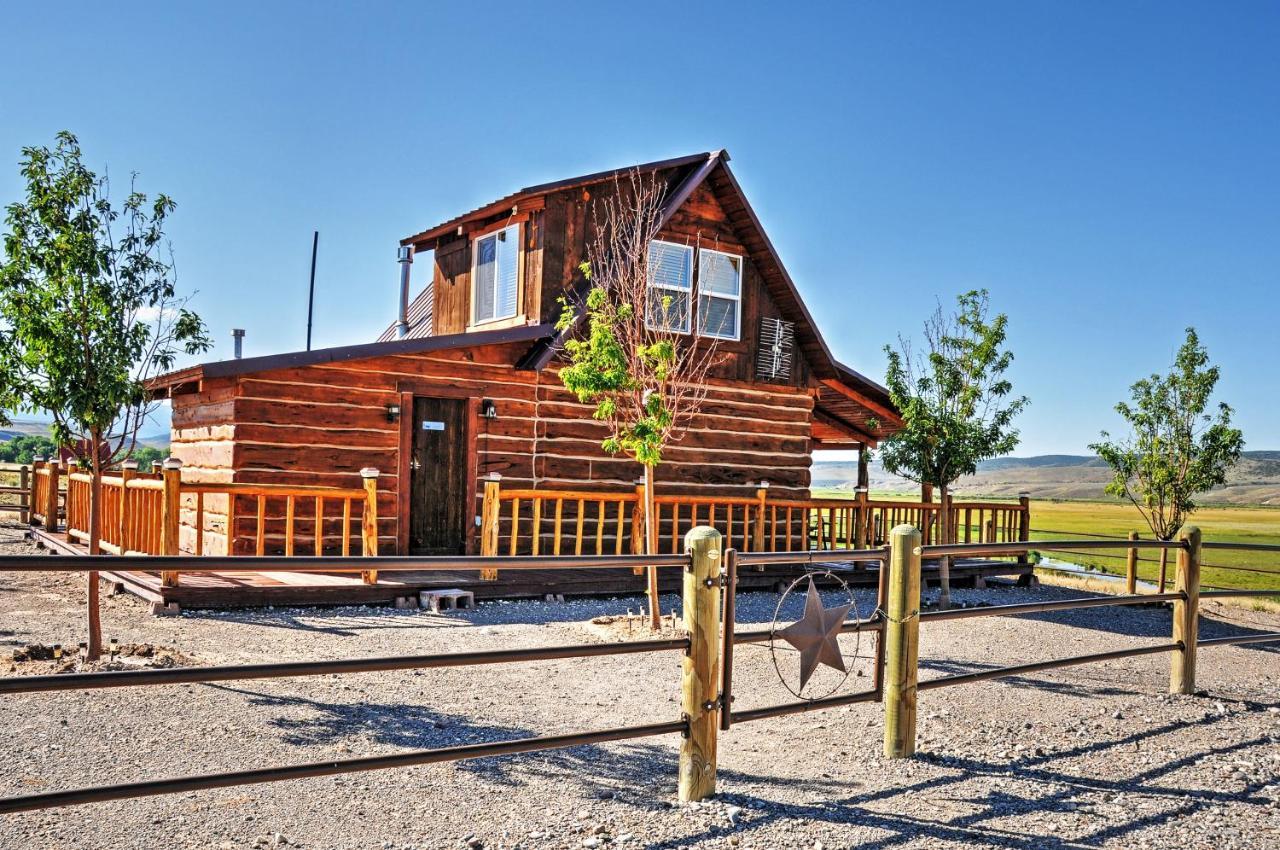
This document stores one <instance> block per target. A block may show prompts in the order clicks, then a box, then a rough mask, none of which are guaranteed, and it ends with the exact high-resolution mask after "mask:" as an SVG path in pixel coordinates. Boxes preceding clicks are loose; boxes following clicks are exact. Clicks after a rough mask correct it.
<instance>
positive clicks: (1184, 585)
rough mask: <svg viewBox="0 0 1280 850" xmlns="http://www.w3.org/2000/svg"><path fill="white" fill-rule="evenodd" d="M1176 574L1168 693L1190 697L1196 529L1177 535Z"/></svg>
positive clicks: (1196, 615)
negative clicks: (1177, 595)
mask: <svg viewBox="0 0 1280 850" xmlns="http://www.w3.org/2000/svg"><path fill="white" fill-rule="evenodd" d="M1178 542H1179V543H1181V544H1182V545H1181V546H1180V547H1179V549H1178V564H1177V573H1176V575H1175V576H1174V586H1173V589H1174V591H1175V592H1177V593H1181V594H1182V598H1181V599H1175V600H1174V601H1173V640H1174V642H1175V643H1180V644H1182V648H1181V649H1177V650H1174V652H1173V661H1172V663H1171V665H1170V668H1169V693H1171V694H1192V693H1195V690H1196V641H1197V639H1198V637H1199V631H1200V529H1199V528H1197V527H1196V526H1194V525H1189V526H1186V527H1184V528H1183V529H1182V531H1181V532H1179V533H1178Z"/></svg>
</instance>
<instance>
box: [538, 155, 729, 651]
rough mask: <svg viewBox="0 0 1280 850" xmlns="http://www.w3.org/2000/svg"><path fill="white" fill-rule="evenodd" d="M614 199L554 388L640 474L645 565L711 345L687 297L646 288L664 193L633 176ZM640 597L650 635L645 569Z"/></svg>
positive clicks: (593, 245)
mask: <svg viewBox="0 0 1280 850" xmlns="http://www.w3.org/2000/svg"><path fill="white" fill-rule="evenodd" d="M615 189H616V191H615V193H614V194H613V195H611V196H606V197H605V198H603V200H601V201H598V202H597V205H596V207H595V210H594V220H595V225H596V227H595V236H594V238H593V239H592V241H591V242H590V244H589V245H588V247H587V260H586V262H584V263H583V264H582V272H583V275H584V276H585V278H586V280H587V282H588V284H589V289H588V291H587V294H586V296H585V299H583V301H582V302H581V303H577V304H574V303H570V302H569V301H568V300H566V301H565V302H564V305H563V307H564V309H563V312H562V314H561V317H560V320H559V323H558V325H557V327H558V328H560V329H561V330H567V329H569V328H570V327H571V326H573V325H575V324H576V323H577V322H578V320H579V316H580V315H583V316H584V317H585V318H586V322H587V326H586V329H585V333H583V334H582V335H581V337H580V338H577V339H570V340H568V341H567V342H566V343H565V346H564V348H565V353H566V354H567V355H568V359H569V365H567V366H565V367H564V368H563V369H561V370H560V380H561V382H562V383H563V384H564V386H565V387H566V388H567V389H568V390H569V391H571V392H573V393H574V394H575V395H576V396H577V397H578V399H579V400H580V401H583V402H586V403H589V404H594V405H595V406H596V408H595V412H594V416H595V418H596V419H597V420H599V421H601V422H603V423H605V425H606V426H607V427H608V436H607V437H606V438H605V440H604V442H603V447H604V449H605V450H606V451H608V452H610V453H614V454H618V453H625V454H627V455H629V456H630V457H632V458H634V459H635V460H636V461H637V462H638V463H639V464H641V466H642V467H643V468H644V483H645V488H644V493H645V505H644V517H645V529H644V532H645V534H644V537H645V553H646V554H650V555H651V554H654V553H655V552H656V550H657V533H658V529H657V527H656V526H655V524H654V523H653V522H652V521H651V517H653V515H654V508H653V505H654V501H653V500H654V468H655V467H657V466H658V464H660V463H661V462H662V452H663V449H664V448H665V447H666V446H667V445H668V444H669V443H671V442H674V441H678V440H679V439H680V437H681V436H682V434H683V433H684V429H685V428H686V427H687V426H688V423H689V421H690V420H691V419H692V417H693V416H694V415H695V414H696V413H697V412H698V410H699V408H700V407H701V406H702V403H703V400H704V399H705V398H706V393H707V387H706V378H707V374H708V372H709V370H710V368H711V366H712V365H713V364H714V362H715V359H716V342H715V339H714V337H709V336H706V335H704V331H705V327H704V323H705V322H706V321H708V320H707V318H706V313H705V312H700V313H699V316H698V320H697V321H691V319H692V317H693V312H694V311H693V303H692V299H693V293H692V292H687V293H683V294H679V295H677V294H671V292H670V291H669V290H668V291H666V294H664V290H661V289H655V288H653V287H651V286H650V285H649V284H650V277H651V269H650V261H649V258H650V243H651V242H652V241H653V239H654V238H655V237H656V236H657V235H658V231H659V230H660V229H661V227H662V207H663V199H664V197H665V194H666V192H665V188H664V187H663V186H662V185H661V184H659V183H658V182H657V180H656V179H655V178H654V177H653V176H649V177H647V178H646V177H642V176H641V175H640V174H638V173H636V172H633V173H632V174H631V175H630V180H629V181H627V182H623V181H621V180H619V181H617V182H616V183H615ZM689 262H692V260H689ZM688 271H689V275H690V279H691V276H692V268H690V269H689V270H688ZM648 594H649V619H650V625H651V626H652V627H653V628H654V629H657V628H658V626H659V625H660V619H659V618H660V611H659V608H658V574H657V571H656V569H655V568H654V567H652V566H651V567H649V570H648Z"/></svg>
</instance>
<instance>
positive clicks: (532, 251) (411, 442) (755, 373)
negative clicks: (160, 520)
mask: <svg viewBox="0 0 1280 850" xmlns="http://www.w3.org/2000/svg"><path fill="white" fill-rule="evenodd" d="M637 172H638V173H639V174H641V175H643V176H650V177H652V179H654V180H656V181H659V182H660V184H661V185H662V186H663V187H664V194H663V205H662V210H661V217H660V222H661V229H660V231H659V238H658V239H656V240H654V242H653V244H652V245H651V248H650V254H649V263H650V276H651V286H653V287H655V288H658V289H660V290H661V292H662V294H664V295H670V296H672V299H673V300H672V302H669V303H679V304H682V305H685V307H686V309H684V310H683V311H682V317H681V318H680V319H678V320H676V321H681V322H683V323H684V325H683V327H682V328H680V329H681V330H683V331H687V330H688V329H689V327H690V323H691V322H699V323H700V324H699V328H701V330H702V332H703V333H704V334H709V335H713V336H715V337H716V338H717V339H718V342H717V345H718V350H719V352H721V353H722V355H723V356H718V361H717V364H716V366H715V368H714V370H713V373H712V375H711V377H710V378H709V379H708V394H707V397H706V402H705V404H704V406H703V407H702V409H701V411H700V412H699V414H698V415H697V416H696V418H695V419H694V420H693V421H692V422H691V424H690V427H689V428H688V429H687V431H686V432H685V434H684V435H683V437H682V439H681V440H680V441H679V442H678V443H676V444H674V445H672V446H670V447H669V448H668V450H667V451H666V452H665V460H664V463H663V464H662V465H661V466H659V467H658V469H657V477H656V481H657V487H658V488H660V490H661V492H664V493H682V494H690V495H732V494H739V495H741V494H744V493H755V492H756V491H757V488H758V487H760V486H761V484H762V482H767V485H766V486H768V487H769V488H771V489H770V491H769V492H770V494H771V496H774V497H785V498H794V499H804V498H807V497H808V496H809V481H810V465H811V463H812V460H813V451H814V450H815V449H820V448H841V449H861V450H864V454H865V449H866V448H867V447H874V446H875V445H876V444H877V442H878V441H879V440H881V439H883V438H884V437H886V436H887V435H889V434H891V433H893V432H894V430H895V429H897V428H899V427H900V426H901V419H900V417H899V414H898V412H897V411H896V410H895V409H894V407H893V405H892V402H891V401H890V399H889V394H888V393H887V391H886V390H885V389H884V388H883V387H881V386H879V385H877V384H876V383H875V382H874V381H871V380H869V379H868V378H866V377H865V376H863V375H861V374H859V373H858V372H857V371H855V370H854V369H852V368H850V367H848V366H846V365H844V364H842V363H840V362H839V361H837V360H836V358H835V357H834V356H833V355H832V353H831V350H830V348H829V346H828V345H827V343H826V341H825V340H824V339H823V336H822V333H821V332H820V330H819V328H818V325H817V323H816V322H815V321H814V319H813V316H812V315H811V314H810V312H809V310H808V309H807V308H806V307H805V304H804V302H803V300H802V299H801V297H800V292H799V289H798V287H797V286H796V284H795V283H794V281H793V280H792V279H791V277H790V275H789V274H788V273H787V270H786V268H785V267H784V266H783V263H782V260H781V258H780V257H779V256H778V253H777V251H776V250H775V249H774V247H773V245H772V243H771V242H770V241H769V237H768V236H767V235H766V233H765V231H764V228H763V226H762V225H761V223H760V220H759V218H758V217H757V215H756V213H755V212H754V210H753V209H752V207H751V205H750V203H749V202H748V201H747V198H746V196H745V195H744V194H743V191H742V188H741V186H740V185H739V184H738V181H737V179H736V178H735V177H734V174H733V172H732V171H731V170H730V168H729V156H728V154H727V153H726V152H725V151H712V152H708V153H698V154H694V155H691V156H684V157H679V158H676V159H668V160H664V161H660V162H651V163H646V164H643V165H638V166H629V167H627V168H621V169H616V170H613V171H606V172H600V173H596V174H588V175H584V176H580V177H573V178H570V179H566V180H560V181H557V182H554V183H546V184H542V185H537V186H530V187H528V188H525V189H521V190H519V191H518V192H515V193H512V194H509V195H507V196H505V197H502V198H499V199H498V200H495V201H493V202H492V203H489V204H486V205H484V206H481V207H478V208H476V209H473V210H471V211H470V212H467V213H464V214H462V215H459V216H457V217H455V218H452V219H450V220H448V221H445V222H442V223H440V224H437V225H436V226H434V227H430V228H427V229H426V230H422V231H420V232H418V233H415V234H413V235H411V236H408V237H405V238H404V239H402V240H401V242H400V250H399V261H400V268H401V274H400V291H399V296H400V309H399V314H398V316H397V319H396V321H395V322H393V323H391V324H390V325H389V326H388V327H387V329H386V330H385V331H384V332H383V333H382V334H381V336H379V337H378V338H377V339H376V340H375V341H372V342H369V343H367V344H360V345H353V346H344V347H338V348H327V349H318V350H312V351H305V352H292V353H284V354H275V355H269V356H262V357H250V358H244V359H232V360H224V361H219V362H210V363H204V364H201V365H197V366H193V367H190V368H185V369H181V370H178V371H174V372H172V373H170V374H167V375H164V376H161V377H160V378H158V379H156V380H154V381H153V382H152V383H151V385H150V388H151V391H152V392H153V393H154V394H155V395H156V396H157V397H163V398H166V399H168V400H169V401H170V404H171V406H172V417H173V418H172V434H171V440H172V443H171V446H172V453H173V455H174V456H175V457H177V458H179V459H180V460H182V461H183V464H184V466H183V470H182V476H183V479H184V480H191V481H198V482H199V481H204V482H217V483H226V482H244V483H257V484H262V483H286V484H305V485H322V486H359V476H360V473H361V470H362V469H366V468H376V469H377V470H379V473H380V474H379V477H378V519H379V523H378V537H379V547H378V548H379V551H380V552H381V553H384V554H385V553H407V554H462V553H474V552H478V551H479V542H478V539H477V538H478V533H477V528H478V526H479V524H480V520H479V513H480V501H481V498H482V495H481V494H482V490H483V483H484V482H485V481H488V480H492V479H493V478H495V477H499V476H500V478H501V482H502V486H503V487H509V486H510V487H520V488H527V489H538V490H542V489H545V490H548V491H555V490H572V491H576V492H588V493H593V492H600V493H607V492H614V493H616V492H633V491H634V486H635V481H636V478H637V476H638V475H639V473H640V471H641V470H640V469H639V467H638V466H637V465H636V464H635V463H634V462H633V461H631V460H630V459H628V458H626V457H615V456H611V455H609V454H607V453H605V452H604V451H603V450H602V448H601V441H602V439H603V437H604V433H603V426H602V425H601V424H600V423H598V422H596V421H595V420H594V419H593V418H592V416H591V413H592V409H591V408H590V407H589V406H587V405H583V404H580V403H579V402H578V401H577V399H576V398H575V397H574V396H572V395H571V394H570V393H568V392H567V391H566V390H565V389H564V388H563V387H562V386H561V383H560V380H559V378H558V370H559V367H560V362H561V360H560V358H561V351H562V343H563V341H564V337H565V335H566V334H567V333H572V332H573V331H574V329H573V328H572V327H571V328H569V329H568V330H567V331H564V332H557V330H556V328H555V319H556V317H557V316H558V314H559V312H560V309H561V304H560V299H561V297H562V296H564V295H566V294H569V293H573V292H576V291H580V288H581V287H582V285H583V280H582V272H581V270H580V268H579V267H580V264H581V263H582V261H583V259H584V256H585V252H586V245H588V244H589V243H590V239H591V236H592V233H593V228H594V227H595V226H596V223H595V217H594V215H593V209H594V205H595V204H599V203H600V202H601V199H602V198H605V197H608V196H609V194H610V193H614V192H618V191H623V189H622V180H621V179H620V178H623V177H625V176H627V175H629V174H634V173H637ZM415 262H417V263H422V262H430V263H432V264H433V274H432V279H431V282H430V285H428V286H426V287H424V289H423V291H421V292H419V293H416V294H415V293H411V292H410V291H409V279H410V277H409V273H408V271H409V266H410V264H411V263H415ZM389 294H390V293H389ZM411 296H413V297H411ZM579 506H581V502H579ZM602 511H603V507H602ZM228 513H229V514H230V517H231V520H230V523H229V525H230V528H228V525H227V519H228ZM252 514H253V511H252V506H249V507H248V509H245V510H241V509H240V508H239V507H238V506H235V505H232V506H231V507H230V509H228V508H226V507H224V508H223V509H222V512H221V522H222V524H221V525H219V514H218V511H217V509H216V508H214V507H212V506H211V508H210V510H208V511H207V512H206V513H205V515H204V520H203V523H204V528H202V529H201V535H202V538H203V540H204V545H203V551H204V552H205V553H208V554H218V553H223V552H229V553H232V554H249V553H251V551H252V548H251V547H252V546H253V543H254V534H255V531H256V529H255V525H254V524H255V520H256V517H254V516H253V515H252ZM184 521H185V520H184ZM268 521H269V522H271V523H279V522H280V521H281V518H280V517H275V516H273V517H270V518H268ZM580 526H581V523H579V527H580ZM186 531H190V532H191V534H190V535H188V534H186V533H185V532H186ZM194 533H195V530H194V529H184V537H183V549H184V550H190V549H191V546H190V536H193V535H194ZM303 533H306V532H305V530H304V531H303ZM618 533H619V534H622V533H623V532H622V530H621V523H619V532H618ZM268 536H269V537H272V538H273V539H275V540H276V541H277V542H278V540H279V538H280V536H281V535H280V534H279V533H278V530H276V531H273V532H272V533H271V534H269V535H268ZM219 541H220V542H219ZM326 545H327V544H326ZM620 545H621V543H620V541H619V546H620ZM267 551H268V552H270V551H273V546H268V548H267ZM274 551H279V547H278V546H274Z"/></svg>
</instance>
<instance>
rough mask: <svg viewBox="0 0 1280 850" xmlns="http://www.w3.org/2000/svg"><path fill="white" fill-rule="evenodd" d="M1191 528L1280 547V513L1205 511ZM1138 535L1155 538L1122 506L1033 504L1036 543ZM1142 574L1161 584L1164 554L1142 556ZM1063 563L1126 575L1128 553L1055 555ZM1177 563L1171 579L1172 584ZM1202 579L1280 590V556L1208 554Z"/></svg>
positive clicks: (1208, 536) (1216, 538)
mask: <svg viewBox="0 0 1280 850" xmlns="http://www.w3.org/2000/svg"><path fill="white" fill-rule="evenodd" d="M1190 523H1191V524H1194V525H1198V526H1199V527H1200V530H1201V531H1202V532H1203V535H1204V536H1203V539H1204V541H1206V542H1231V543H1270V544H1280V509H1276V508H1261V507H1255V508H1242V507H1221V508H1201V509H1200V510H1198V511H1196V513H1195V514H1194V516H1193V517H1192V519H1191V520H1190ZM1130 531H1137V532H1138V533H1139V534H1140V535H1142V536H1143V537H1147V538H1150V537H1151V532H1150V530H1149V529H1148V528H1147V527H1146V525H1145V523H1143V521H1142V517H1141V516H1140V515H1139V514H1138V511H1137V510H1136V509H1135V508H1133V507H1132V506H1129V505H1123V504H1119V503H1116V502H1054V501H1033V502H1032V503H1031V539H1032V540H1047V539H1050V538H1061V537H1087V536H1105V537H1124V536H1126V535H1127V534H1128V533H1129V532H1130ZM1139 554H1140V556H1141V557H1140V560H1139V563H1138V576H1139V577H1140V578H1142V579H1144V580H1147V581H1155V580H1156V579H1157V577H1158V576H1159V573H1160V561H1159V553H1157V552H1153V551H1144V552H1140V553H1139ZM1052 557H1054V558H1055V559H1057V560H1061V561H1068V562H1070V563H1073V564H1080V565H1082V566H1087V567H1091V568H1094V569H1099V570H1102V571H1105V572H1108V573H1116V574H1121V575H1123V574H1124V570H1125V555H1124V552H1123V551H1115V552H1111V551H1104V552H1089V553H1084V554H1069V553H1053V555H1052ZM1172 575H1173V571H1172V563H1171V564H1170V569H1169V577H1170V580H1172ZM1201 581H1202V583H1203V584H1204V585H1206V586H1214V587H1233V588H1234V587H1240V588H1272V587H1275V588H1280V553H1277V552H1232V551H1222V550H1206V551H1205V552H1204V555H1203V564H1202V570H1201Z"/></svg>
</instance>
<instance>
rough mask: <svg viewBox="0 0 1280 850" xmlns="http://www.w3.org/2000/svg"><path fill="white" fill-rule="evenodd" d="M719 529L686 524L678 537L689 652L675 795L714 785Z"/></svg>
mask: <svg viewBox="0 0 1280 850" xmlns="http://www.w3.org/2000/svg"><path fill="white" fill-rule="evenodd" d="M720 545H721V537H720V532H718V531H716V530H715V529H714V528H711V527H710V526H705V525H701V526H698V527H697V528H692V529H690V530H689V533H688V534H686V535H685V536H684V551H685V553H686V554H687V555H689V558H690V563H689V565H688V566H686V567H685V571H684V627H685V630H686V631H687V632H688V633H689V651H688V653H687V654H686V655H685V657H684V661H683V662H682V664H681V667H682V673H683V677H682V680H681V687H680V695H681V709H682V710H683V712H684V716H685V719H686V720H687V721H688V723H689V728H688V734H687V735H686V737H685V738H684V740H683V741H682V742H681V744H680V783H679V787H680V800H681V801H682V802H689V801H693V800H702V799H705V798H706V797H709V796H711V795H712V794H714V793H715V790H716V736H717V732H718V730H719V728H720V723H719V719H720V717H719V712H720V710H721V706H720Z"/></svg>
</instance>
